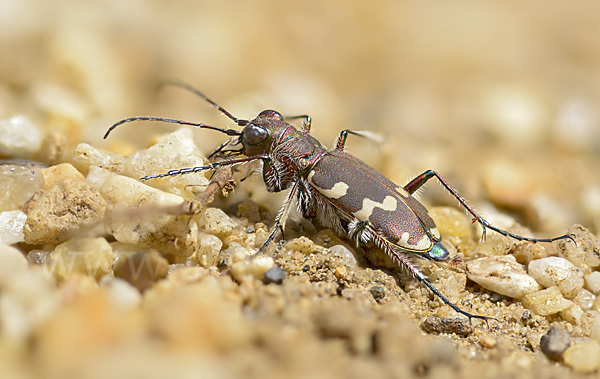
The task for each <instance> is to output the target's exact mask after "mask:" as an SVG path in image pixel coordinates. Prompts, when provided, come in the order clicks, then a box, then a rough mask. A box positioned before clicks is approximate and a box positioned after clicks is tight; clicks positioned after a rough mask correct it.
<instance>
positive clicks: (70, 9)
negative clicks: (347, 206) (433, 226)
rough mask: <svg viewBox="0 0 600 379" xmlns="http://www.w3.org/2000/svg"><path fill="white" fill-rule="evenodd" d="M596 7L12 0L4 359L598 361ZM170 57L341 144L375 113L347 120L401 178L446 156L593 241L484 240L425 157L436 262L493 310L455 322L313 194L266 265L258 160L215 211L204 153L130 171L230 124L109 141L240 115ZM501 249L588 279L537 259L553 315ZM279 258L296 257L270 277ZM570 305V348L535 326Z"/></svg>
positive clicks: (271, 210)
mask: <svg viewBox="0 0 600 379" xmlns="http://www.w3.org/2000/svg"><path fill="white" fill-rule="evenodd" d="M598 8H599V6H597V5H596V4H593V3H587V2H577V3H569V4H547V3H545V2H541V1H536V2H529V3H527V4H516V3H515V4H511V3H504V2H500V1H496V2H489V3H484V4H482V3H479V2H476V1H463V2H460V3H456V4H440V3H434V2H416V1H415V2H412V1H383V2H378V3H377V4H367V3H365V2H359V1H344V2H342V1H339V2H327V3H323V2H317V1H309V2H277V1H271V0H263V1H259V2H235V3H234V2H186V1H177V2H161V1H145V2H140V1H137V2H127V3H123V2H116V1H115V2H112V1H91V2H78V1H69V0H59V1H53V2H44V1H33V0H20V1H13V0H3V1H2V3H0V9H1V10H0V29H1V32H0V120H2V121H1V122H0V128H2V129H1V130H2V133H3V134H2V135H1V136H0V142H1V144H2V146H0V156H1V157H2V158H3V159H4V160H3V163H5V164H4V165H2V166H0V167H2V171H1V172H0V175H2V183H3V184H2V189H1V192H2V196H3V197H2V199H1V200H2V201H1V204H0V205H1V206H2V209H0V211H2V213H0V219H1V220H2V222H5V224H4V225H8V224H6V222H8V221H5V220H8V218H5V217H10V220H13V218H12V217H14V220H16V221H14V222H15V223H16V224H18V225H21V226H20V228H21V229H20V230H21V232H23V231H24V234H23V233H22V234H21V235H19V236H17V237H16V238H17V239H16V240H11V239H6V238H8V237H6V235H7V234H3V235H2V238H3V241H4V243H3V244H2V246H1V247H2V248H1V249H0V250H1V251H2V254H1V259H2V262H3V263H2V268H1V269H0V273H1V278H0V327H1V328H0V350H1V351H2V354H0V370H2V371H3V373H4V374H3V375H2V376H3V377H15V378H17V377H23V378H28V377H49V378H54V377H56V378H58V377H60V378H65V377H74V378H75V377H77V378H80V377H81V378H101V377H102V378H105V377H164V376H167V375H173V376H177V377H198V376H202V377H235V378H242V377H248V378H250V377H252V378H254V377H262V378H268V377H273V378H279V377H283V376H287V377H366V376H369V377H386V378H387V377H462V378H465V377H467V378H468V377H477V378H481V377H484V378H485V377H532V378H533V377H564V376H566V375H569V376H573V377H575V376H577V375H583V376H585V375H586V373H589V372H591V373H594V372H596V373H597V370H598V367H599V366H600V362H598V361H599V359H598V358H597V356H600V346H599V345H598V342H599V341H600V312H599V311H600V301H599V300H598V297H597V296H598V294H599V293H600V287H595V285H596V283H597V282H596V281H595V277H596V276H597V274H598V267H599V265H600V262H597V261H598V258H599V257H598V254H599V251H600V250H599V249H598V246H600V245H599V243H598V239H597V237H596V236H597V233H598V230H599V227H600V174H599V171H598V170H596V167H598V161H599V158H600V156H599V155H598V152H599V151H600V138H599V137H600V127H599V117H600V113H599V110H598V103H599V100H600V90H599V88H600V83H599V82H600V75H599V71H600V62H599V61H600V53H599V51H600V50H599V49H598V48H597V47H598V46H597V45H598V42H597V38H596V36H597V35H598V34H599V33H600V30H598V28H599V25H600V23H599V22H598V14H600V13H598V11H599V10H600V9H598ZM167 78H178V79H182V80H184V81H186V82H188V83H190V84H191V85H193V86H195V87H197V88H199V89H200V90H202V91H203V92H204V93H206V94H207V95H209V96H210V97H211V98H212V99H214V100H216V101H217V102H218V103H219V104H220V105H222V106H223V107H225V108H226V109H227V110H228V111H230V112H231V113H233V114H234V115H235V116H236V117H239V118H242V119H251V118H253V117H255V116H256V115H257V114H258V113H259V112H260V111H262V110H264V109H277V110H278V111H280V112H282V113H283V114H285V115H303V114H309V115H310V116H311V117H312V120H313V121H312V133H313V135H314V136H315V137H316V138H318V139H319V140H321V141H323V142H324V143H325V144H326V145H328V146H329V145H330V144H332V143H333V141H334V140H335V138H336V136H337V135H338V134H339V132H340V131H341V130H343V129H354V130H367V131H370V132H375V133H378V135H380V136H382V137H383V138H382V139H383V141H381V142H372V141H369V140H367V141H365V140H361V139H358V137H354V136H350V137H349V139H348V143H347V146H348V151H349V152H351V153H352V154H354V155H355V156H357V157H359V158H360V159H363V160H365V161H366V162H367V163H368V164H370V165H372V166H373V167H375V168H376V169H378V170H379V171H380V172H381V173H383V174H384V175H386V176H387V177H389V178H390V179H392V180H393V181H394V182H396V183H398V184H405V183H407V182H408V181H409V180H410V179H411V178H413V177H414V176H416V175H418V174H419V173H421V172H423V171H425V170H427V169H434V170H436V171H438V172H439V173H441V174H442V175H443V176H444V178H445V179H446V180H448V182H449V183H450V184H451V185H452V186H453V187H454V188H456V189H457V190H458V191H459V192H460V194H461V195H462V196H463V197H464V198H465V199H467V200H468V202H469V204H471V205H472V206H474V207H475V208H476V209H477V210H479V211H480V212H481V213H482V214H483V215H484V217H486V218H487V219H488V220H489V221H491V222H492V223H494V224H495V225H498V226H500V227H501V228H505V229H509V231H512V232H514V233H518V234H524V235H534V236H536V237H540V238H545V237H552V236H557V235H563V234H565V233H567V232H569V231H570V232H572V233H575V234H576V240H577V245H575V244H572V246H570V247H569V246H568V244H570V242H565V241H560V242H554V243H551V244H550V243H543V244H535V245H533V244H524V243H518V242H517V241H514V240H511V239H508V238H506V237H501V236H498V235H494V233H493V232H489V233H488V235H487V239H486V240H485V241H482V240H480V239H479V237H480V233H481V231H480V230H479V229H478V228H477V227H476V226H471V225H470V221H471V220H470V217H467V215H466V214H465V213H464V212H463V211H462V210H461V209H460V208H458V205H457V203H456V201H455V200H454V199H453V198H452V197H451V196H449V195H448V194H447V192H445V191H444V190H443V189H442V187H441V186H439V185H438V184H435V183H434V181H435V180H434V179H432V181H431V182H428V184H427V185H426V186H425V187H426V189H425V190H424V191H421V192H420V195H419V198H420V199H421V201H422V202H423V203H424V204H425V205H426V206H427V207H428V208H429V209H430V210H431V213H432V216H433V217H434V219H435V220H436V222H437V223H438V227H439V228H440V230H441V231H442V237H443V238H444V240H445V241H446V242H447V243H448V245H449V246H450V250H451V253H452V260H451V261H450V262H448V263H447V264H443V265H439V266H437V265H432V264H425V265H424V266H423V271H424V273H425V274H426V275H427V276H428V278H430V280H431V281H432V283H434V285H435V286H436V287H437V288H438V289H439V290H440V291H441V292H442V293H443V294H444V295H445V296H447V297H448V298H449V299H450V300H451V301H452V302H454V303H455V304H457V305H458V306H459V307H461V309H465V310H467V311H469V312H472V313H475V314H481V315H486V316H489V317H494V318H495V319H496V320H490V321H489V322H488V323H485V322H482V321H481V320H473V321H472V323H469V322H467V321H465V320H466V318H462V319H459V321H456V320H454V321H451V320H449V319H456V318H457V317H461V316H459V315H457V314H456V313H455V312H454V311H452V310H451V309H450V308H449V307H447V306H445V305H443V304H442V303H441V302H440V301H439V300H438V299H436V298H434V297H433V295H432V294H431V293H429V292H428V291H427V290H426V289H425V288H423V287H422V286H420V285H419V284H418V283H415V282H414V281H411V280H410V278H407V277H406V276H405V275H404V273H403V272H402V271H401V270H399V269H398V268H397V267H395V265H393V264H390V262H387V261H386V259H385V257H384V256H381V255H378V254H377V252H372V251H369V252H365V250H364V249H361V248H357V247H356V246H355V245H354V244H353V243H352V242H351V241H349V240H345V239H340V238H338V237H337V236H335V235H334V234H333V233H332V232H331V231H328V230H326V229H323V228H322V227H320V226H319V225H316V224H313V223H310V222H307V221H303V220H301V219H300V218H299V217H298V216H297V215H294V216H292V217H291V220H290V221H289V223H288V225H287V229H286V240H285V241H283V242H279V243H274V244H272V245H271V246H270V248H269V249H267V251H266V252H265V254H263V256H262V257H261V258H260V259H257V260H253V261H252V262H251V263H248V260H247V258H246V255H247V254H249V253H251V252H252V251H255V250H256V248H257V247H258V246H260V244H261V241H264V240H265V239H266V235H267V230H268V227H270V226H271V225H272V223H273V218H274V215H275V214H276V213H277V211H278V209H279V207H280V206H281V204H282V201H283V200H284V196H282V194H271V193H268V192H267V191H266V189H265V187H264V184H263V181H262V178H261V177H260V175H255V176H252V177H250V178H249V179H248V180H245V181H244V182H243V183H239V181H240V178H242V177H244V176H245V175H246V173H247V171H246V170H245V169H240V170H236V172H235V173H234V178H235V180H236V182H238V185H237V186H236V187H235V190H233V191H231V190H232V188H229V189H230V191H229V192H231V193H230V194H229V196H227V197H222V196H220V194H217V196H216V198H215V201H214V203H212V204H210V208H208V210H206V208H205V207H204V206H199V205H198V204H202V202H199V200H198V199H200V198H201V196H202V191H203V189H204V188H205V187H206V185H207V184H208V183H209V181H210V179H211V177H210V176H209V175H196V176H195V175H186V176H181V177H177V178H167V179H158V180H155V181H151V182H146V183H145V184H144V185H142V184H140V183H139V182H138V181H137V179H139V178H140V177H142V176H145V175H151V174H157V173H163V172H166V171H168V170H171V169H179V168H184V167H189V166H194V165H202V164H203V163H202V162H203V157H204V156H206V155H207V154H208V153H210V152H211V151H212V150H213V149H214V148H215V147H217V146H218V145H219V144H220V143H222V142H223V141H224V138H223V137H224V136H223V135H221V134H219V133H216V132H211V131H204V130H189V131H180V132H177V133H175V134H169V133H172V132H174V131H175V130H177V129H178V126H175V125H171V124H158V123H143V122H140V123H137V124H128V125H124V126H121V127H120V128H119V129H117V130H116V131H115V132H114V133H113V134H112V135H111V136H110V138H109V139H107V140H103V139H102V136H103V134H104V133H105V132H106V130H107V128H108V127H109V126H110V125H112V124H113V123H114V122H116V121H117V120H120V119H122V118H124V117H130V116H136V115H156V116H165V117H174V118H178V119H185V120H190V121H196V122H203V123H206V124H209V125H215V126H219V127H228V128H234V127H235V125H234V123H233V122H232V121H231V120H229V119H227V118H226V117H223V115H222V114H220V113H219V112H218V111H217V110H215V109H214V108H211V106H210V105H208V104H206V103H205V102H204V101H203V100H202V99H200V98H198V97H197V96H194V95H193V94H190V93H186V92H185V91H183V90H181V89H178V88H162V89H160V90H157V86H158V84H159V83H160V82H161V80H164V79H167ZM17 115H20V116H24V117H26V119H22V118H17V119H14V118H11V117H14V116H17ZM9 120H11V121H9ZM11 122H12V123H13V124H16V125H18V127H15V128H12V129H11V127H10V125H9V124H11ZM7 125H8V126H7ZM298 125H299V124H298ZM13 130H16V131H17V132H18V131H19V130H20V131H23V130H28V132H23V133H21V134H19V133H16V132H15V134H12V131H13ZM29 130H31V132H29ZM166 136H168V137H166ZM165 138H167V139H166V140H165ZM23 141H24V142H23ZM165 141H166V142H165ZM157 142H158V143H159V147H158V148H156V147H155V148H153V149H150V150H147V149H148V147H150V146H152V145H155V144H156V143H157ZM82 144H87V145H82ZM65 163H66V164H65ZM46 167H49V168H46ZM213 179H214V178H213ZM32 197H33V199H32ZM203 200H206V199H203ZM186 207H187V208H186ZM195 207H197V208H195ZM190 210H199V212H197V213H195V214H194V215H193V217H191V214H192V213H194V212H191V211H190ZM14 211H19V212H20V213H19V212H17V213H11V214H10V215H8V214H7V212H14ZM21 215H22V216H21ZM25 215H26V216H25ZM19 217H21V218H19ZM25 217H27V221H25ZM19 220H21V221H19ZM11 222H12V221H11ZM19 222H20V224H19ZM575 224H580V225H583V226H584V227H585V228H586V230H584V229H580V228H577V227H575V226H574V225H575ZM11 225H12V224H11ZM11 228H12V227H11ZM11 228H9V227H8V226H6V230H9V229H10V230H12V229H11ZM149 230H150V231H149ZM588 231H589V232H588ZM3 233H4V231H3ZM174 236H175V237H174ZM11 238H12V237H11ZM9 245H10V246H9ZM74 252H76V253H77V254H75V255H74ZM486 257H487V258H490V259H492V260H494V262H497V261H502V262H504V263H503V264H504V266H502V267H504V268H503V269H506V267H509V266H510V267H513V268H514V270H516V271H519V270H520V271H519V272H521V271H522V273H523V275H525V276H529V277H531V276H535V275H534V274H533V271H532V269H531V266H530V262H531V261H536V260H538V261H539V260H542V258H548V257H559V258H564V260H567V261H569V262H571V264H572V265H573V267H572V268H570V269H569V270H570V271H569V272H570V273H571V274H569V275H571V276H568V278H570V279H567V280H566V281H565V280H563V279H564V278H563V279H560V282H556V283H554V284H551V285H550V284H540V283H542V282H544V279H543V278H542V279H540V278H537V277H536V280H537V284H535V285H538V284H539V288H536V289H535V291H533V290H532V291H533V292H531V293H534V292H535V293H537V292H539V291H542V290H543V289H544V288H550V291H555V292H552V293H551V294H549V292H542V295H543V296H551V295H552V296H554V295H556V299H558V300H556V301H557V302H558V303H560V304H567V305H565V306H564V307H563V308H562V309H561V310H559V311H551V312H553V313H551V314H545V313H546V312H545V310H544V309H540V307H538V306H537V305H536V304H538V303H536V301H539V302H543V301H544V299H542V300H539V299H537V298H534V297H533V296H529V297H526V296H525V295H519V296H517V297H511V296H509V295H507V294H502V293H499V292H498V291H500V290H493V289H490V288H489V287H487V288H486V285H484V284H476V283H475V282H474V281H473V280H472V279H469V278H468V274H467V272H468V271H469V270H470V268H469V266H468V264H469V262H472V261H475V260H478V259H482V258H486ZM505 257H511V258H510V259H512V257H514V259H513V262H514V263H511V264H507V263H506V262H505V261H503V260H502V259H505ZM53 262H54V263H53ZM56 262H68V263H69V264H71V266H68V267H66V268H65V267H62V268H61V267H59V265H57V264H56ZM136 262H137V263H136ZM140 262H141V263H140ZM146 264H147V267H146V266H144V265H146ZM487 264H488V266H486V267H489V265H490V263H489V262H487ZM136 265H137V266H136ZM140 265H141V266H140ZM511 265H512V266H511ZM140 267H142V268H141V269H139V268H140ZM144 267H146V268H144ZM272 267H279V268H281V269H282V270H283V271H282V272H281V271H280V272H274V271H270V273H269V275H268V277H270V276H271V275H274V277H273V278H271V279H268V278H265V272H267V270H269V269H270V268H272ZM569 267H570V266H569ZM90 268H92V270H91V269H90ZM138 269H139V270H141V271H138ZM145 270H149V272H148V273H146V271H145ZM507 270H508V269H507ZM511 272H512V271H511ZM144 275H146V276H144ZM280 275H283V276H285V278H284V279H282V277H280ZM494 275H496V276H498V275H497V274H493V273H492V274H490V276H494ZM547 276H551V275H550V274H547ZM281 279H282V280H281ZM532 280H533V279H532ZM509 281H511V280H509ZM512 283H513V284H514V283H518V281H517V280H515V281H513V282H512ZM515 285H517V284H515ZM569 285H570V286H571V287H568V286H569ZM567 287H568V288H567ZM494 288H496V287H494ZM515 296H516V295H515ZM524 299H525V300H524ZM536 299H537V300H536ZM563 300H564V301H568V302H569V303H565V302H564V301H563ZM552 301H554V300H552ZM550 303H552V302H550ZM552 304H554V303H552ZM557 309H558V308H557ZM551 326H553V327H555V328H557V329H559V330H560V331H562V332H563V334H562V336H563V337H564V332H566V335H567V337H566V340H567V342H566V343H564V344H563V345H564V346H563V349H562V350H563V351H560V352H558V353H557V355H556V356H551V354H550V353H548V351H549V350H548V349H549V348H542V347H541V346H540V341H541V340H542V336H543V335H545V334H546V333H547V332H548V331H549V329H550V327H551ZM560 340H561V339H560V338H559V337H552V341H554V342H556V343H557V344H558V345H560ZM542 345H543V343H542ZM567 346H570V347H569V349H568V350H566V351H564V349H565V348H567ZM559 350H560V349H559ZM596 353H597V354H596ZM586 354H587V355H586Z"/></svg>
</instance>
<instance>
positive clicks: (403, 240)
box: [397, 232, 431, 250]
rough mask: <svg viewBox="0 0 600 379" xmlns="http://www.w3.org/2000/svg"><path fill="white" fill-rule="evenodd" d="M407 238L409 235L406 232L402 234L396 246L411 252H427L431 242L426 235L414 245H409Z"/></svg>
mask: <svg viewBox="0 0 600 379" xmlns="http://www.w3.org/2000/svg"><path fill="white" fill-rule="evenodd" d="M409 238H410V234H408V232H404V233H402V235H401V236H400V239H399V240H398V242H397V243H398V245H400V246H402V247H405V248H407V249H412V250H427V249H429V247H430V246H431V240H430V239H429V237H428V236H427V235H426V234H425V235H423V238H421V240H419V242H417V243H416V244H412V243H409V242H408V239H409Z"/></svg>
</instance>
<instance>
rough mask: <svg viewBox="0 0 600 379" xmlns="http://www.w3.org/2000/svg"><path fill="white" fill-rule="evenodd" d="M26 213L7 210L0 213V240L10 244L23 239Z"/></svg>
mask: <svg viewBox="0 0 600 379" xmlns="http://www.w3.org/2000/svg"><path fill="white" fill-rule="evenodd" d="M26 221H27V215H26V214H25V213H23V212H21V211H7V212H1V213H0V241H1V242H3V243H5V244H7V245H12V244H13V243H17V242H23V241H25V235H24V234H23V227H24V226H25V222H26Z"/></svg>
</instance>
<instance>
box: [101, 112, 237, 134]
mask: <svg viewBox="0 0 600 379" xmlns="http://www.w3.org/2000/svg"><path fill="white" fill-rule="evenodd" d="M132 121H159V122H170V123H172V124H180V125H190V126H195V127H198V128H203V129H211V130H216V131H218V132H221V133H224V134H227V135H228V136H239V135H241V134H242V132H240V131H239V130H235V129H224V128H219V127H216V126H211V125H206V124H203V123H201V122H192V121H185V120H177V119H174V118H166V117H154V116H137V117H128V118H124V119H123V120H121V121H118V122H116V123H114V124H113V125H112V126H111V127H110V128H108V130H107V131H106V133H105V134H104V139H106V137H108V135H109V134H110V132H112V131H113V130H114V129H115V128H116V127H117V126H119V125H122V124H125V123H127V122H132Z"/></svg>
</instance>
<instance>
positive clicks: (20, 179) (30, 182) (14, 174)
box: [0, 165, 43, 211]
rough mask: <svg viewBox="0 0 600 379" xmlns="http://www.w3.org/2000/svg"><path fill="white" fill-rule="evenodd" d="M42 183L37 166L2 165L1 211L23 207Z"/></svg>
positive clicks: (0, 186) (0, 175)
mask: <svg viewBox="0 0 600 379" xmlns="http://www.w3.org/2000/svg"><path fill="white" fill-rule="evenodd" d="M42 183H43V178H42V175H41V173H40V170H39V168H37V167H28V166H19V165H0V211H14V210H18V209H22V208H23V205H25V202H26V201H27V200H29V199H30V198H31V197H32V196H33V194H34V193H35V192H36V191H38V190H39V189H40V188H41V187H42Z"/></svg>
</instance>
